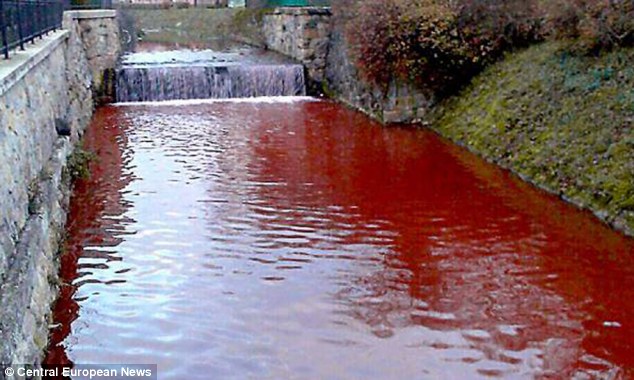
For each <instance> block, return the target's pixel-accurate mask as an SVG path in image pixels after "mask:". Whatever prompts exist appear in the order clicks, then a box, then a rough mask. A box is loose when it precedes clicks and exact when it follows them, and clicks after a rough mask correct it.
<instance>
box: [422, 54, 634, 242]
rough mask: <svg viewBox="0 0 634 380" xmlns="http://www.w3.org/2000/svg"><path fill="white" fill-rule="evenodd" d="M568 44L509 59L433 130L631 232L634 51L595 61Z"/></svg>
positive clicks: (441, 111) (456, 101) (442, 114)
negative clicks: (570, 48)
mask: <svg viewBox="0 0 634 380" xmlns="http://www.w3.org/2000/svg"><path fill="white" fill-rule="evenodd" d="M566 47H567V46H566V43H563V42H549V43H544V44H540V45H537V46H533V47H531V48H529V49H527V50H523V51H521V52H517V53H512V54H508V55H507V56H506V57H505V59H504V60H502V61H501V62H499V63H497V64H495V65H493V66H490V67H489V68H488V69H486V70H485V71H484V72H483V73H482V74H480V75H479V76H477V77H476V78H475V79H474V80H473V82H472V83H471V84H470V85H469V86H468V87H467V88H466V89H465V90H463V91H462V92H461V93H460V94H459V95H458V96H455V97H452V98H450V99H448V100H447V101H445V102H444V103H443V104H441V105H440V106H439V107H438V108H437V109H436V110H435V111H434V113H433V116H432V118H431V126H432V128H434V129H436V130H437V131H438V132H439V133H441V134H442V135H444V136H446V137H448V138H450V139H451V140H454V141H456V142H458V143H460V144H463V145H464V146H466V147H468V148H469V149H471V150H473V151H475V152H477V153H478V154H480V155H482V156H484V157H485V158H487V159H489V160H491V161H493V162H496V163H498V164H500V165H502V166H504V167H507V168H509V169H511V170H513V171H514V172H516V173H518V174H519V175H521V176H522V177H524V178H526V179H527V180H529V181H531V182H533V183H535V184H536V185H538V186H540V187H543V188H545V189H547V190H549V191H551V192H555V193H558V194H560V195H561V196H562V197H563V198H565V199H567V200H569V201H571V202H573V203H575V204H577V205H579V206H581V207H584V208H588V209H590V210H592V211H593V212H594V213H595V214H596V215H597V216H599V217H600V218H602V219H603V220H605V221H607V222H608V223H610V224H612V225H613V226H615V227H616V228H618V229H621V230H623V231H626V232H627V233H628V234H630V235H634V67H633V66H632V62H634V48H621V49H617V50H615V51H613V52H609V53H604V54H602V55H601V56H599V57H588V56H576V55H571V54H570V53H566V50H567V49H566Z"/></svg>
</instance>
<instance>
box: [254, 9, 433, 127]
mask: <svg viewBox="0 0 634 380" xmlns="http://www.w3.org/2000/svg"><path fill="white" fill-rule="evenodd" d="M344 25H345V20H337V18H336V16H334V15H332V13H331V12H330V9H329V8H277V9H275V10H274V11H272V12H270V13H268V14H266V15H265V16H264V17H263V25H262V29H263V35H264V41H265V45H266V47H267V48H268V49H271V50H274V51H277V52H279V53H282V54H284V55H286V56H289V57H291V58H293V59H295V60H297V61H299V62H300V63H302V64H304V66H306V69H307V72H308V78H309V83H310V84H311V85H312V87H313V88H311V90H313V91H312V92H315V91H317V92H324V93H325V94H326V95H328V96H329V97H332V98H335V99H337V100H339V101H341V102H343V103H346V104H348V105H350V106H352V107H354V108H357V109H359V110H361V111H363V112H365V113H367V114H369V115H371V116H373V117H375V118H377V119H379V120H381V121H383V122H387V123H391V122H409V121H413V120H416V119H421V118H423V116H424V115H425V113H426V112H427V111H428V110H429V108H430V107H431V104H432V103H433V100H434V98H433V95H432V94H431V92H426V91H423V90H420V89H417V88H416V87H414V86H411V85H408V84H404V83H392V84H391V85H390V86H387V88H381V87H378V86H376V85H373V84H372V83H369V82H368V81H367V80H365V79H364V78H363V76H362V75H361V73H360V72H359V70H358V68H357V61H356V59H355V57H354V54H353V53H352V51H351V49H350V46H349V42H348V41H347V40H346V39H345V37H344Z"/></svg>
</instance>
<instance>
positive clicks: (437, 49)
mask: <svg viewBox="0 0 634 380" xmlns="http://www.w3.org/2000/svg"><path fill="white" fill-rule="evenodd" d="M532 4H533V2H532V1H527V0H506V1H499V0H458V1H449V0H445V1H442V0H366V1H362V2H352V4H350V1H349V2H348V4H346V6H345V7H342V8H341V9H340V10H339V11H343V12H348V13H349V14H351V17H349V22H348V28H347V35H348V37H349V41H350V42H351V44H352V46H353V47H354V51H355V52H356V55H357V57H358V61H359V65H360V68H361V71H362V72H363V73H364V74H365V75H366V76H367V77H368V78H369V79H371V80H372V81H374V82H376V83H379V84H387V83H388V82H389V81H390V80H391V79H392V78H394V77H397V78H400V79H403V80H414V81H415V82H417V83H418V84H420V85H423V86H426V87H428V88H431V89H434V90H436V91H437V92H439V93H440V92H445V91H451V90H452V89H453V88H455V87H456V86H458V85H460V84H462V83H463V82H464V81H465V80H466V79H468V78H470V77H471V76H473V75H474V74H475V73H477V72H478V71H479V70H481V69H482V67H484V65H486V64H487V63H489V62H491V61H493V60H495V59H496V58H498V57H499V56H500V55H501V54H502V53H503V52H504V51H505V50H507V49H509V48H511V47H513V46H517V45H520V44H526V43H529V42H532V41H534V40H536V39H539V38H540V35H539V25H540V20H541V19H540V18H539V17H536V16H535V15H536V10H535V7H533V5H532ZM335 12H337V9H335Z"/></svg>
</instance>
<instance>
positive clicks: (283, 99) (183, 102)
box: [111, 96, 322, 107]
mask: <svg viewBox="0 0 634 380" xmlns="http://www.w3.org/2000/svg"><path fill="white" fill-rule="evenodd" d="M320 101H322V99H319V98H315V97H312V96H256V97H252V98H224V99H179V100H162V101H153V102H122V103H113V104H111V105H114V106H117V107H130V106H144V107H156V106H161V107H163V106H176V107H177V106H191V105H197V104H211V103H278V104H279V103H299V102H320Z"/></svg>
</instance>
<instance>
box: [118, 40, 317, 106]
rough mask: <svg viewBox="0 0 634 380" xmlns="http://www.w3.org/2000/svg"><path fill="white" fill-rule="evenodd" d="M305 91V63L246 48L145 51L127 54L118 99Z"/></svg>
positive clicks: (250, 94) (279, 93) (134, 100)
mask: <svg viewBox="0 0 634 380" xmlns="http://www.w3.org/2000/svg"><path fill="white" fill-rule="evenodd" d="M305 94H306V85H305V78H304V67H303V66H302V65H300V64H295V63H291V62H279V59H278V62H275V61H273V59H272V58H271V57H269V56H265V55H264V56H259V57H257V58H254V57H251V56H250V55H249V54H247V53H246V52H245V51H240V52H233V53H218V52H214V51H212V50H203V51H172V52H162V53H158V54H154V55H152V54H147V53H144V52H141V53H136V54H131V55H129V56H128V57H126V58H125V59H124V61H123V63H122V65H121V66H120V67H119V68H118V70H117V90H116V99H117V101H118V102H143V101H163V100H178V99H227V98H248V97H260V96H302V95H305Z"/></svg>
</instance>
